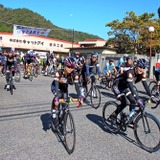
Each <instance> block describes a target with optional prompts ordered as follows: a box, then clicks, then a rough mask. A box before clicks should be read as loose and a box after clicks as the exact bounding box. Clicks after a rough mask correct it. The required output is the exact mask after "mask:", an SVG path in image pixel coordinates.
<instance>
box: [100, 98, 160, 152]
mask: <svg viewBox="0 0 160 160" xmlns="http://www.w3.org/2000/svg"><path fill="white" fill-rule="evenodd" d="M147 102H150V100H145V101H144V106H145V107H146V105H147ZM159 103H160V102H158V103H157V104H156V106H157V105H159ZM117 107H118V103H116V102H115V101H108V102H107V103H105V105H104V107H103V110H102V116H103V121H104V126H105V127H106V128H107V129H108V130H109V131H110V132H113V133H118V132H119V131H126V129H127V127H128V126H129V125H131V124H133V131H134V136H135V138H136V141H137V142H138V144H139V146H140V147H141V148H143V149H145V150H147V151H149V152H155V151H157V150H159V149H160V121H159V120H158V119H157V118H156V117H155V116H154V115H153V114H151V113H148V112H146V111H145V107H144V108H141V107H138V105H136V109H135V112H134V114H133V115H132V116H131V117H130V118H129V119H128V115H126V114H125V113H124V111H122V112H121V113H120V114H119V115H118V117H117V122H116V123H115V120H113V119H112V116H111V115H112V113H113V112H114V111H115V110H116V108H117Z"/></svg>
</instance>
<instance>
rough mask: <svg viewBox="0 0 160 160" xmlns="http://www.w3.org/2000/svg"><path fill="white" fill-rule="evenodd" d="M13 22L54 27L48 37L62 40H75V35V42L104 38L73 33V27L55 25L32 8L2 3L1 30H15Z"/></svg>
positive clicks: (0, 9)
mask: <svg viewBox="0 0 160 160" xmlns="http://www.w3.org/2000/svg"><path fill="white" fill-rule="evenodd" d="M13 24H17V25H24V26H32V27H39V28H47V29H52V30H51V31H50V33H49V35H48V37H50V38H57V39H61V40H67V41H73V37H74V42H78V41H83V40H84V39H96V38H98V39H102V38H100V37H98V36H96V35H92V34H88V33H84V32H80V31H74V34H73V30H72V29H65V28H60V27H58V26H55V25H53V23H52V22H51V21H50V20H46V19H45V17H43V16H41V15H40V14H38V13H35V12H33V11H31V10H28V9H26V8H19V9H11V8H5V7H4V6H3V5H2V4H0V32H13Z"/></svg>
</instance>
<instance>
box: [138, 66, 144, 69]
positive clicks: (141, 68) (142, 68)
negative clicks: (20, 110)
mask: <svg viewBox="0 0 160 160" xmlns="http://www.w3.org/2000/svg"><path fill="white" fill-rule="evenodd" d="M138 67H139V68H141V69H146V67H140V66H138Z"/></svg>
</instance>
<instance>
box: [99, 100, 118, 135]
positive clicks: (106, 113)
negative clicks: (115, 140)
mask: <svg viewBox="0 0 160 160" xmlns="http://www.w3.org/2000/svg"><path fill="white" fill-rule="evenodd" d="M117 107H118V104H117V103H116V102H114V101H109V102H107V103H105V105H104V106H103V110H102V116H103V122H104V125H105V127H106V128H107V129H108V130H109V131H111V132H113V133H117V132H118V131H119V130H120V127H119V126H118V125H117V124H115V123H114V122H113V120H112V118H111V114H112V113H113V112H114V111H115V110H116V109H117ZM117 121H119V122H120V118H119V117H117Z"/></svg>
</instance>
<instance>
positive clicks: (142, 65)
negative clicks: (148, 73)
mask: <svg viewBox="0 0 160 160" xmlns="http://www.w3.org/2000/svg"><path fill="white" fill-rule="evenodd" d="M137 66H138V67H140V68H146V67H148V62H147V61H146V60H145V59H144V58H140V59H138V60H137Z"/></svg>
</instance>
